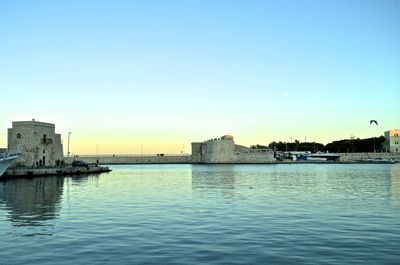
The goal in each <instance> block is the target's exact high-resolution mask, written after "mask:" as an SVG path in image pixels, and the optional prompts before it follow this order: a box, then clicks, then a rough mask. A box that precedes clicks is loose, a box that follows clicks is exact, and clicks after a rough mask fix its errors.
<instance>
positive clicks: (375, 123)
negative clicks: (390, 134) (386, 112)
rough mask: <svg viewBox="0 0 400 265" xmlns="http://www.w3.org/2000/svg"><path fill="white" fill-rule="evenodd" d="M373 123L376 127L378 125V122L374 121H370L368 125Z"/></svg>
mask: <svg viewBox="0 0 400 265" xmlns="http://www.w3.org/2000/svg"><path fill="white" fill-rule="evenodd" d="M372 123H375V124H376V125H378V122H377V121H376V120H370V121H369V124H372Z"/></svg>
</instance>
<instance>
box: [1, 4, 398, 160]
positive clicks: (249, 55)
mask: <svg viewBox="0 0 400 265" xmlns="http://www.w3.org/2000/svg"><path fill="white" fill-rule="evenodd" d="M399 14H400V1H397V0H395V1H386V0H375V1H368V0H360V1H354V0H346V1H340V0H338V1H330V0H328V1H267V0H265V1H244V0H243V1H232V0H230V1H220V0H213V1H205V0H200V1H183V0H182V1H166V0H163V1H161V0H160V1H152V0H149V1H144V0H143V1H71V0H68V1H5V0H3V1H0V91H1V96H0V98H1V105H2V110H1V116H0V129H1V130H0V147H1V146H6V138H7V137H6V128H8V127H10V126H11V122H12V121H16V120H30V119H32V118H35V119H36V120H39V121H45V122H52V123H55V124H56V128H57V132H59V133H61V134H62V138H63V139H64V144H65V145H66V142H65V141H66V137H67V134H68V131H71V132H72V134H71V150H72V152H75V153H80V154H83V153H94V152H96V147H98V148H99V152H100V153H111V152H112V153H138V152H140V148H141V145H143V146H144V152H145V153H157V152H165V153H178V152H180V151H182V149H183V148H185V151H186V152H188V151H189V150H190V142H191V141H202V140H206V139H209V138H215V137H220V136H222V135H224V134H227V133H230V134H232V135H234V136H235V140H236V142H237V143H239V144H243V145H250V144H256V143H258V144H268V143H269V142H271V141H273V140H283V141H290V138H292V140H294V139H299V140H301V141H304V139H305V137H307V140H308V141H313V140H314V139H315V140H316V141H318V142H322V143H327V142H330V141H332V140H337V139H343V138H349V137H350V135H354V136H355V137H360V138H364V137H370V136H373V135H374V136H378V135H382V134H383V131H385V130H388V129H396V128H400V113H399V107H398V105H399V101H400V15H399ZM370 119H376V120H378V122H379V126H370V125H369V120H370Z"/></svg>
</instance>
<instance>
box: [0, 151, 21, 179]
mask: <svg viewBox="0 0 400 265" xmlns="http://www.w3.org/2000/svg"><path fill="white" fill-rule="evenodd" d="M18 157H20V154H10V155H7V154H0V177H1V176H2V175H3V173H4V172H5V171H6V170H7V168H8V167H9V166H10V165H11V163H12V161H14V160H15V159H17V158H18Z"/></svg>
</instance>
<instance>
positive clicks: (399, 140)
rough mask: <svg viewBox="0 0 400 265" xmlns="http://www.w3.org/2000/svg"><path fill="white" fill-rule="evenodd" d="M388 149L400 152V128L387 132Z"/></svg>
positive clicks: (392, 151)
mask: <svg viewBox="0 0 400 265" xmlns="http://www.w3.org/2000/svg"><path fill="white" fill-rule="evenodd" d="M385 138H386V146H387V150H388V151H389V152H391V153H399V152H400V130H389V131H386V132H385Z"/></svg>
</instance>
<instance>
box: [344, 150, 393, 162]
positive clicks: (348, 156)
mask: <svg viewBox="0 0 400 265" xmlns="http://www.w3.org/2000/svg"><path fill="white" fill-rule="evenodd" d="M337 154H338V155H340V159H339V161H340V162H353V161H362V160H368V159H388V160H399V159H400V153H384V152H382V153H337Z"/></svg>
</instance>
